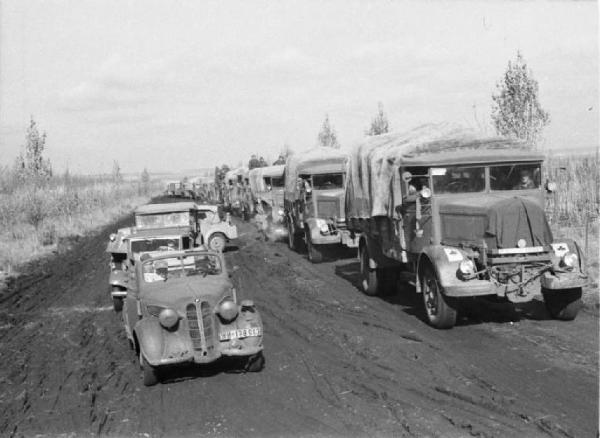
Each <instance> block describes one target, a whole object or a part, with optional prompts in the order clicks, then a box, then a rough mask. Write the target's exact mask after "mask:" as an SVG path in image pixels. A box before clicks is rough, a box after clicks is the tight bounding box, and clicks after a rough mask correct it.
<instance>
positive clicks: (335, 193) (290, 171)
mask: <svg viewBox="0 0 600 438" xmlns="http://www.w3.org/2000/svg"><path fill="white" fill-rule="evenodd" d="M347 162H348V156H347V155H346V154H345V153H343V152H341V151H339V150H336V149H331V148H323V147H319V148H315V149H312V150H309V151H306V152H303V153H299V154H296V155H291V156H290V157H289V158H288V160H287V162H286V164H285V191H284V196H283V199H284V201H283V202H284V214H285V218H286V227H287V230H288V244H289V247H290V248H291V249H297V248H298V245H299V241H300V239H302V238H304V241H305V243H306V247H307V250H308V259H309V260H310V261H311V262H313V263H319V262H321V261H322V259H323V251H324V250H325V249H326V248H328V247H331V246H332V245H338V246H339V245H340V244H341V245H345V246H348V247H356V246H357V245H358V238H357V237H356V236H355V235H354V234H353V233H350V232H349V231H348V229H347V227H346V219H345V214H344V184H345V178H346V167H347Z"/></svg>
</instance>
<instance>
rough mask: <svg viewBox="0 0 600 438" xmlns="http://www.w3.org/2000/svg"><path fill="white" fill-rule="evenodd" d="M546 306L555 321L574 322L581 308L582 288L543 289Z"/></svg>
mask: <svg viewBox="0 0 600 438" xmlns="http://www.w3.org/2000/svg"><path fill="white" fill-rule="evenodd" d="M542 296H543V297H544V304H545V305H546V309H548V312H549V313H550V316H552V318H554V319H560V320H563V321H572V320H574V319H575V317H576V316H577V313H579V309H580V308H581V288H580V287H575V288H572V289H564V290H553V289H546V288H542Z"/></svg>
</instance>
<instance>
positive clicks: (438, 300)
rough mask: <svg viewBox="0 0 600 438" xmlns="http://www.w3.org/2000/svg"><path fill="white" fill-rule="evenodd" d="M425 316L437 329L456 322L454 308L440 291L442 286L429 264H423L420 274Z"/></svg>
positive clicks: (452, 325) (449, 326) (448, 326)
mask: <svg viewBox="0 0 600 438" xmlns="http://www.w3.org/2000/svg"><path fill="white" fill-rule="evenodd" d="M420 281H421V291H422V294H423V305H424V308H425V316H426V317H427V321H428V322H429V324H430V325H431V326H433V327H435V328H437V329H449V328H452V327H454V325H455V324H456V314H457V312H456V309H454V307H452V306H451V304H450V302H449V301H450V300H449V299H448V298H447V297H445V296H444V294H443V293H442V287H441V286H440V283H439V282H438V279H437V276H436V275H435V272H434V270H433V268H432V267H431V266H425V267H424V268H423V270H422V272H421V275H420Z"/></svg>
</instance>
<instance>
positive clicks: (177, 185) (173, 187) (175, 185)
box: [166, 181, 181, 196]
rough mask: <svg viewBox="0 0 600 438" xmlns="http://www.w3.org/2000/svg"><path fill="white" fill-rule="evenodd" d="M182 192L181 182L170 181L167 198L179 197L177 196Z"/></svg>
mask: <svg viewBox="0 0 600 438" xmlns="http://www.w3.org/2000/svg"><path fill="white" fill-rule="evenodd" d="M180 191H181V181H169V182H167V191H166V193H167V196H178V195H177V194H178V193H180Z"/></svg>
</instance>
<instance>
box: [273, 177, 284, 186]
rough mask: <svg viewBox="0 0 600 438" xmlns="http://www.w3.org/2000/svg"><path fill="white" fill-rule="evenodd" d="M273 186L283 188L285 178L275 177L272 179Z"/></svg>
mask: <svg viewBox="0 0 600 438" xmlns="http://www.w3.org/2000/svg"><path fill="white" fill-rule="evenodd" d="M271 185H272V186H273V187H283V177H279V178H277V177H273V178H271Z"/></svg>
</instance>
